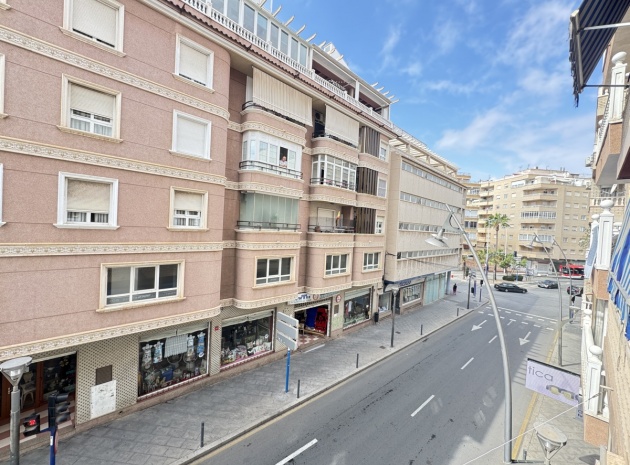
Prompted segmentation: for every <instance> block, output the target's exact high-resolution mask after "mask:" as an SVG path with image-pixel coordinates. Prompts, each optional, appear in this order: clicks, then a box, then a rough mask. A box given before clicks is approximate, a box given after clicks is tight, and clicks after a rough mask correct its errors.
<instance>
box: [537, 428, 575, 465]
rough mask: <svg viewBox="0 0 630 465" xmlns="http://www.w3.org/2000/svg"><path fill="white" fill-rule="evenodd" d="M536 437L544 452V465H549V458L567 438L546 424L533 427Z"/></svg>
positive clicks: (564, 443) (562, 445) (561, 446)
mask: <svg viewBox="0 0 630 465" xmlns="http://www.w3.org/2000/svg"><path fill="white" fill-rule="evenodd" d="M534 430H535V431H536V437H537V438H538V442H540V446H541V447H542V448H543V451H544V452H545V465H551V458H552V457H553V456H554V455H556V453H557V452H558V451H559V450H560V449H562V448H563V447H564V446H565V445H566V443H567V436H566V434H564V433H563V432H562V431H560V430H559V429H558V428H556V427H555V426H552V425H549V424H547V423H545V424H542V425H535V426H534Z"/></svg>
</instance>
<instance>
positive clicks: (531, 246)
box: [525, 233, 571, 366]
mask: <svg viewBox="0 0 630 465" xmlns="http://www.w3.org/2000/svg"><path fill="white" fill-rule="evenodd" d="M534 242H538V243H540V245H541V247H542V249H543V250H544V251H545V253H546V254H547V257H549V262H550V263H551V269H552V270H553V272H554V274H555V275H556V282H557V283H558V298H559V299H560V309H559V313H558V364H559V365H560V366H562V289H561V288H560V276H558V272H557V270H556V265H554V263H553V259H552V258H551V254H550V253H549V250H548V249H547V247H545V245H544V244H543V242H542V241H541V240H540V238H539V237H538V234H536V233H534V238H533V239H532V240H531V242H530V243H529V244H528V245H526V246H525V247H527V248H528V249H533V248H534ZM556 244H557V242H556ZM558 247H560V246H558ZM560 250H562V249H560ZM562 254H563V255H564V252H562ZM569 282H570V281H569ZM569 289H571V288H569Z"/></svg>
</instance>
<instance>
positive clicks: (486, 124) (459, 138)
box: [436, 108, 508, 151]
mask: <svg viewBox="0 0 630 465" xmlns="http://www.w3.org/2000/svg"><path fill="white" fill-rule="evenodd" d="M507 118H508V117H507V115H506V114H505V113H504V112H503V111H501V110H500V109H498V108H493V109H491V110H489V111H488V112H486V113H485V114H483V115H479V116H477V117H475V118H474V119H473V121H472V122H471V123H470V124H469V125H468V127H465V128H464V129H462V130H459V131H458V130H454V129H447V130H446V131H444V134H443V135H442V138H441V139H440V140H438V141H437V144H436V146H437V148H438V149H440V150H441V149H448V148H454V147H457V148H458V149H461V150H463V151H470V150H472V149H475V148H477V147H481V146H484V145H487V142H488V139H489V138H490V137H491V136H492V133H493V131H494V130H496V128H497V127H498V126H499V125H500V124H505V123H506V120H507Z"/></svg>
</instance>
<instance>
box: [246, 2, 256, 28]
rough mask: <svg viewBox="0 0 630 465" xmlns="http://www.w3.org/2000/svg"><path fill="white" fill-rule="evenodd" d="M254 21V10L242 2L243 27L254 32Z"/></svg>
mask: <svg viewBox="0 0 630 465" xmlns="http://www.w3.org/2000/svg"><path fill="white" fill-rule="evenodd" d="M255 21H256V12H255V11H254V9H253V8H252V7H251V6H249V5H245V4H243V27H244V28H245V29H247V30H248V31H249V32H254V25H255V24H254V23H255Z"/></svg>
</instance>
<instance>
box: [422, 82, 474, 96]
mask: <svg viewBox="0 0 630 465" xmlns="http://www.w3.org/2000/svg"><path fill="white" fill-rule="evenodd" d="M424 88H426V89H427V90H432V91H437V92H447V93H449V94H454V95H458V94H459V95H462V94H463V95H469V94H471V93H473V92H475V91H476V90H477V84H476V83H471V82H465V83H459V82H453V81H449V80H441V81H431V82H427V83H425V84H424Z"/></svg>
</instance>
